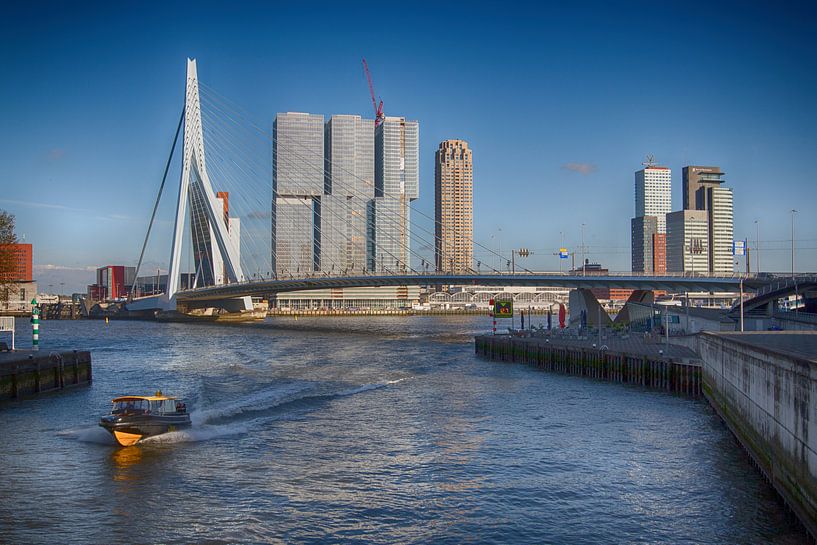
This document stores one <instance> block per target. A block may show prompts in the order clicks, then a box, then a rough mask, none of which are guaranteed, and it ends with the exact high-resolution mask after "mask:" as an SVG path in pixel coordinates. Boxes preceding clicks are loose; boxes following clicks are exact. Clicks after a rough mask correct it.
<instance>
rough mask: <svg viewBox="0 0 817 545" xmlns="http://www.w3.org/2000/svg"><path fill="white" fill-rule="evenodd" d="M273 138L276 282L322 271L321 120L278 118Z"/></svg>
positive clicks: (290, 115)
mask: <svg viewBox="0 0 817 545" xmlns="http://www.w3.org/2000/svg"><path fill="white" fill-rule="evenodd" d="M272 138H273V144H272V270H273V272H274V274H275V275H276V276H282V275H290V274H291V275H303V274H307V273H311V272H313V271H315V270H316V269H317V268H318V265H319V254H318V252H317V249H318V248H319V247H320V233H321V229H320V222H317V223H316V222H315V215H316V213H320V202H319V200H320V197H321V195H322V194H323V192H324V183H325V177H324V142H323V138H324V123H323V116H322V115H314V114H306V113H293V112H288V113H279V114H278V115H277V116H275V122H274V123H273V126H272ZM316 235H317V236H316Z"/></svg>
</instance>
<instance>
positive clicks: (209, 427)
mask: <svg viewBox="0 0 817 545" xmlns="http://www.w3.org/2000/svg"><path fill="white" fill-rule="evenodd" d="M407 378H408V377H404V378H399V379H395V380H388V381H384V382H376V383H370V384H362V385H360V386H355V387H352V388H347V389H341V390H336V391H328V392H327V391H320V390H321V389H320V388H319V384H317V383H310V382H295V383H290V384H285V385H283V386H282V385H280V384H279V385H277V386H276V387H275V388H273V389H269V390H260V391H257V392H253V393H251V394H249V395H246V396H244V397H242V398H240V399H236V400H233V401H231V402H229V403H225V404H221V405H214V406H212V407H206V408H204V409H201V410H198V411H194V412H191V414H190V418H191V421H192V424H193V425H192V426H191V427H190V428H187V429H183V430H177V431H172V432H168V433H163V434H161V435H155V436H153V437H147V438H145V439H142V440H141V441H140V442H139V443H140V444H144V445H164V444H173V443H195V442H200V441H210V440H213V439H218V438H221V437H230V436H235V435H245V434H247V433H250V432H251V431H252V430H253V429H258V427H259V426H260V425H261V424H265V423H269V422H271V421H274V420H281V419H282V418H285V415H281V414H272V415H270V414H267V415H264V416H258V415H259V413H264V412H268V411H272V410H275V409H279V408H281V407H284V406H287V405H289V404H304V403H307V404H308V403H309V402H317V401H326V400H331V399H336V398H342V397H348V396H353V395H357V394H361V393H364V392H369V391H372V390H378V389H381V388H386V387H388V386H391V385H394V384H398V383H400V382H403V381H404V380H406V379H407ZM251 415H256V416H255V417H254V418H249V419H248V418H246V417H247V416H251ZM57 435H59V436H62V437H66V438H68V439H72V440H75V441H80V442H83V443H95V444H100V445H115V444H116V441H115V440H114V439H113V437H112V436H111V435H110V434H109V433H108V432H107V431H105V430H104V429H102V428H101V427H99V426H89V427H82V428H74V429H68V430H63V431H59V432H57Z"/></svg>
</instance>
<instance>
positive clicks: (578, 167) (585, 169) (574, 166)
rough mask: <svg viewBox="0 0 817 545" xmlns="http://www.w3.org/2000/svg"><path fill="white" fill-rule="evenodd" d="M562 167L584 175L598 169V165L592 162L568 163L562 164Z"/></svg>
mask: <svg viewBox="0 0 817 545" xmlns="http://www.w3.org/2000/svg"><path fill="white" fill-rule="evenodd" d="M562 168H563V169H565V170H571V171H573V172H578V173H579V174H581V175H582V176H587V175H588V174H591V173H593V172H595V171H596V170H597V167H596V165H593V164H591V163H567V164H564V165H562Z"/></svg>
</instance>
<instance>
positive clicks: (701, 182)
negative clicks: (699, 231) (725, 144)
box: [682, 166, 724, 210]
mask: <svg viewBox="0 0 817 545" xmlns="http://www.w3.org/2000/svg"><path fill="white" fill-rule="evenodd" d="M723 175H724V173H723V172H721V167H703V166H686V167H684V168H683V169H682V178H683V184H684V188H683V189H684V210H707V209H708V206H707V192H706V190H707V188H712V187H717V186H719V185H720V184H722V183H723V179H722V176H723Z"/></svg>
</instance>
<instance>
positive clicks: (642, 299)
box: [613, 290, 655, 325]
mask: <svg viewBox="0 0 817 545" xmlns="http://www.w3.org/2000/svg"><path fill="white" fill-rule="evenodd" d="M654 302H655V294H654V293H653V291H652V290H635V291H634V292H633V293H631V294H630V297H629V298H627V302H626V303H625V304H624V308H623V309H621V312H619V313H618V315H617V316H616V319H615V320H613V323H614V324H621V325H630V322H632V320H633V316H632V314H631V312H630V310H631V309H632V307H631V306H630V304H631V303H632V304H638V305H652V304H653V303H654ZM642 314H643V313H642Z"/></svg>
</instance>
